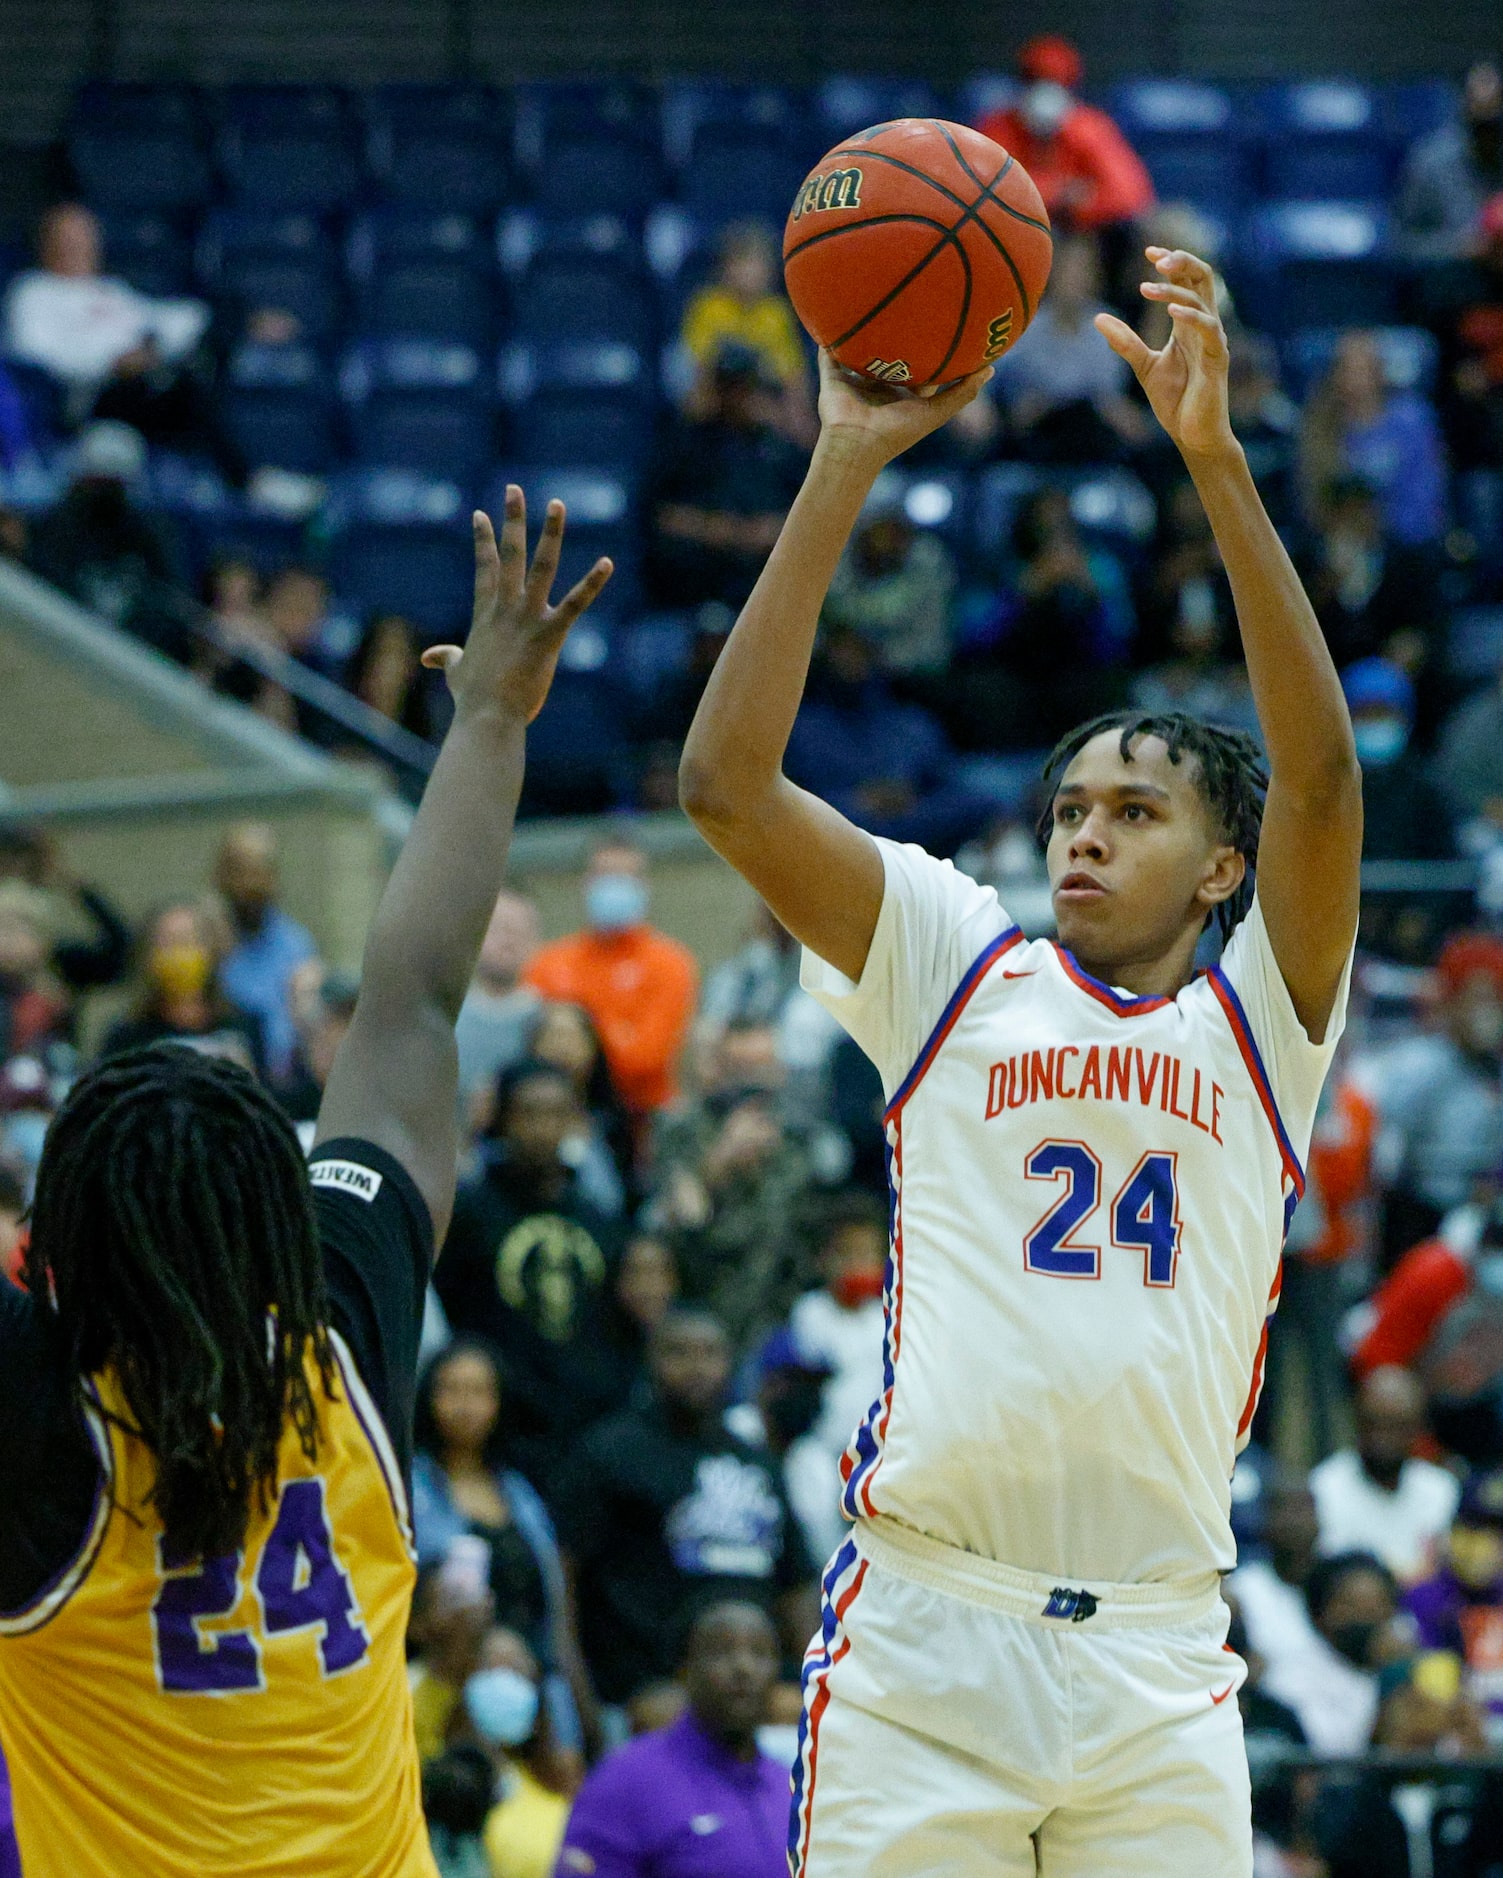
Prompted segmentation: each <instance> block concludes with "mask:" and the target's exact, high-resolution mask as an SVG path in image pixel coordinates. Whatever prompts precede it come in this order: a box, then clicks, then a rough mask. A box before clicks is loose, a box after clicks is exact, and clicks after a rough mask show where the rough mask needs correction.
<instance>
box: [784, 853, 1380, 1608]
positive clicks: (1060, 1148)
mask: <svg viewBox="0 0 1503 1878" xmlns="http://www.w3.org/2000/svg"><path fill="white" fill-rule="evenodd" d="M879 846H880V847H881V850H882V857H883V862H884V865H885V868H886V876H887V879H886V890H885V893H884V896H883V902H882V912H881V916H880V918H879V919H878V922H877V930H876V933H875V935H874V937H873V940H872V946H871V951H870V954H869V955H868V958H867V962H866V967H865V970H864V972H863V973H862V977H861V981H860V983H859V984H853V983H852V982H851V981H850V980H849V979H847V978H845V977H844V976H843V975H842V974H841V973H839V972H837V971H836V970H835V969H834V968H833V967H831V966H829V965H827V964H825V963H824V962H823V961H821V960H820V959H818V958H816V957H815V956H814V955H813V954H812V953H809V952H807V951H806V952H805V954H804V968H803V979H804V984H805V985H806V987H807V988H808V989H809V990H810V991H811V992H813V994H814V995H815V996H816V997H817V998H819V999H820V1000H821V1002H822V1003H824V1004H825V1005H826V1006H827V1007H828V1008H829V1009H830V1010H831V1011H832V1012H833V1013H834V1014H835V1016H836V1017H837V1018H838V1019H839V1021H840V1022H841V1024H842V1025H843V1026H844V1027H845V1028H846V1030H847V1031H849V1033H850V1035H851V1036H852V1037H853V1038H854V1039H855V1040H856V1042H857V1043H859V1044H860V1045H861V1047H862V1048H863V1050H865V1052H866V1053H867V1055H868V1056H870V1057H871V1059H872V1061H873V1062H874V1063H875V1064H876V1066H877V1068H878V1069H879V1070H880V1071H881V1073H882V1079H883V1087H884V1089H885V1091H886V1094H887V1097H888V1108H887V1116H886V1127H887V1145H888V1165H889V1173H890V1184H891V1192H892V1231H891V1253H890V1256H889V1259H888V1268H887V1338H886V1344H885V1349H884V1372H883V1377H882V1393H881V1395H880V1396H879V1398H878V1400H877V1401H876V1403H875V1404H874V1405H873V1408H872V1411H871V1413H870V1414H869V1415H868V1416H867V1418H866V1420H865V1421H864V1422H863V1423H862V1425H861V1427H860V1428H859V1429H858V1430H857V1433H856V1435H855V1438H854V1440H853V1441H852V1443H851V1446H850V1448H849V1450H848V1451H847V1453H846V1456H845V1460H844V1462H843V1466H842V1472H843V1474H844V1478H845V1488H844V1496H845V1497H844V1504H845V1511H846V1514H847V1516H848V1517H850V1518H852V1519H860V1518H865V1517H869V1516H873V1515H876V1514H884V1515H888V1516H891V1517H892V1518H894V1519H898V1520H902V1521H904V1522H905V1523H906V1524H908V1525H910V1526H913V1527H916V1528H917V1529H918V1530H919V1531H921V1532H925V1533H928V1534H929V1535H930V1536H931V1537H932V1538H935V1539H938V1540H940V1541H942V1542H943V1543H945V1544H948V1545H953V1546H958V1547H962V1548H964V1549H965V1550H967V1551H971V1552H976V1553H979V1554H981V1555H982V1556H983V1557H987V1558H992V1559H996V1560H998V1561H999V1562H1001V1563H1003V1564H1006V1565H1011V1566H1014V1567H1017V1568H1019V1569H1021V1570H1025V1571H1035V1572H1041V1573H1046V1574H1052V1575H1056V1576H1058V1577H1059V1578H1060V1579H1061V1580H1062V1581H1064V1582H1068V1581H1071V1580H1081V1579H1100V1580H1106V1581H1108V1582H1110V1583H1116V1584H1131V1583H1138V1582H1143V1581H1150V1580H1152V1581H1164V1580H1172V1579H1180V1578H1187V1577H1193V1576H1197V1575H1200V1574H1203V1573H1205V1572H1208V1571H1212V1570H1216V1571H1227V1570H1229V1569H1230V1568H1231V1566H1232V1565H1233V1564H1234V1562H1235V1547H1234V1545H1233V1542H1232V1536H1231V1527H1230V1522H1229V1517H1228V1511H1229V1503H1230V1494H1229V1483H1230V1478H1231V1472H1232V1466H1233V1462H1234V1459H1235V1456H1236V1453H1237V1451H1238V1450H1239V1448H1240V1447H1241V1446H1242V1445H1244V1444H1245V1441H1246V1438H1247V1430H1248V1427H1249V1424H1250V1423H1251V1420H1252V1413H1253V1408H1254V1406H1255V1405H1256V1401H1257V1395H1258V1390H1259V1388H1260V1386H1261V1381H1262V1368H1263V1353H1264V1350H1265V1348H1266V1343H1267V1318H1268V1317H1269V1315H1271V1313H1272V1310H1273V1307H1274V1304H1275V1302H1276V1300H1277V1296H1278V1274H1279V1256H1280V1250H1281V1247H1282V1244H1283V1237H1284V1232H1285V1229H1286V1226H1287V1223H1288V1218H1289V1215H1290V1214H1291V1212H1292V1211H1293V1208H1294V1205H1295V1202H1296V1200H1297V1199H1298V1196H1299V1194H1300V1193H1301V1192H1302V1191H1303V1187H1304V1176H1303V1172H1302V1163H1303V1159H1304V1156H1305V1154H1306V1152H1307V1150H1308V1147H1309V1140H1310V1131H1311V1128H1312V1126H1313V1122H1314V1116H1315V1106H1316V1101H1317V1099H1318V1097H1319V1094H1320V1087H1321V1083H1322V1081H1323V1080H1324V1077H1325V1073H1326V1070H1327V1068H1328V1066H1329V1064H1330V1060H1331V1057H1332V1055H1333V1053H1334V1051H1335V1046H1336V1040H1337V1038H1338V1037H1339V1035H1340V1032H1341V1027H1342V1022H1343V1018H1344V1013H1345V1004H1346V990H1347V984H1346V980H1345V979H1344V980H1343V983H1342V987H1341V992H1340V994H1339V996H1338V999H1337V1004H1336V1009H1335V1011H1334V1013H1333V1015H1332V1018H1331V1021H1330V1024H1329V1026H1328V1030H1327V1035H1326V1037H1325V1039H1324V1041H1323V1042H1322V1043H1320V1044H1318V1045H1317V1044H1313V1043H1311V1042H1310V1040H1309V1038H1308V1037H1307V1036H1306V1035H1305V1032H1304V1030H1303V1028H1302V1027H1301V1025H1300V1022H1299V1019H1298V1018H1297V1017H1296V1015H1295V1012H1294V1007H1293V1005H1292V1004H1291V1002H1290V999H1289V993H1288V990H1287V989H1286V987H1285V985H1284V981H1283V978H1282V976H1281V974H1280V972H1279V969H1278V965H1277V963H1276V961H1275V960H1274V957H1273V951H1272V947H1271V945H1270V943H1269V940H1268V934H1267V930H1266V928H1265V926H1264V924H1263V917H1262V912H1261V910H1260V908H1259V907H1258V905H1257V904H1256V902H1254V905H1253V907H1252V909H1251V911H1250V912H1249V913H1248V915H1247V917H1246V918H1245V919H1244V920H1243V921H1242V923H1241V924H1240V926H1239V927H1238V928H1237V931H1236V933H1235V934H1234V936H1233V938H1232V940H1231V942H1230V944H1229V945H1228V946H1227V948H1226V952H1225V955H1224V956H1223V958H1222V961H1221V963H1220V965H1219V966H1217V967H1216V968H1215V969H1214V970H1213V971H1211V972H1209V973H1206V974H1203V975H1202V976H1200V977H1198V978H1196V979H1195V980H1194V982H1193V983H1191V984H1190V985H1188V986H1187V987H1186V988H1185V989H1184V990H1183V991H1181V992H1180V993H1179V995H1178V997H1175V998H1134V997H1132V996H1130V995H1128V994H1126V993H1123V992H1118V991H1114V990H1112V989H1111V988H1110V987H1109V986H1107V985H1103V984H1100V983H1098V982H1097V981H1096V980H1095V979H1093V978H1091V977H1089V976H1088V975H1087V974H1086V973H1085V972H1084V971H1082V970H1081V968H1080V967H1079V966H1078V965H1077V964H1076V963H1075V961H1074V960H1073V959H1072V958H1071V957H1070V955H1069V954H1068V953H1067V952H1065V951H1064V950H1063V949H1062V948H1060V947H1059V946H1057V945H1054V944H1052V943H1049V942H1046V941H1043V940H1035V941H1033V942H1032V943H1030V942H1028V941H1027V940H1025V939H1024V938H1023V935H1022V934H1021V933H1020V932H1019V930H1018V928H1017V927H1016V926H1014V925H1012V924H1011V923H1010V922H1009V920H1008V918H1007V916H1006V914H1005V913H1004V912H1003V911H1002V909H1001V907H1000V906H999V905H998V903H997V897H996V894H995V893H993V892H992V891H991V890H990V889H989V888H982V887H979V886H977V885H976V883H975V882H974V881H972V880H969V879H967V878H966V877H965V876H964V875H963V874H960V873H957V871H956V870H955V869H954V868H953V867H952V866H951V865H950V863H949V862H947V861H943V862H942V861H936V860H934V859H933V858H932V857H931V856H929V855H927V854H925V853H924V852H923V851H922V850H921V849H918V848H913V847H899V846H897V845H896V844H894V843H891V842H886V841H884V842H881V843H879ZM1349 973H1350V964H1349V965H1348V975H1349Z"/></svg>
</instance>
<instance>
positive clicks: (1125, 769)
mask: <svg viewBox="0 0 1503 1878" xmlns="http://www.w3.org/2000/svg"><path fill="white" fill-rule="evenodd" d="M1048 860H1049V885H1050V888H1051V890H1052V894H1053V900H1054V917H1055V922H1056V926H1057V928H1058V932H1059V941H1060V944H1061V945H1063V946H1065V947H1066V948H1067V949H1068V950H1069V951H1071V952H1073V953H1074V955H1075V957H1076V958H1077V959H1079V961H1080V963H1081V964H1082V965H1083V966H1085V968H1086V970H1087V971H1090V972H1094V973H1095V974H1096V976H1098V977H1104V978H1107V979H1108V980H1109V981H1110V980H1111V979H1112V976H1113V973H1114V971H1119V970H1120V969H1121V968H1122V967H1125V966H1128V965H1143V964H1151V963H1153V962H1155V961H1157V960H1159V959H1161V958H1163V957H1164V956H1165V955H1166V954H1167V953H1169V952H1170V951H1171V950H1172V949H1173V947H1174V946H1175V944H1176V943H1178V942H1179V941H1180V940H1181V939H1182V938H1183V936H1184V933H1185V931H1186V929H1187V927H1188V928H1191V929H1193V930H1194V931H1195V932H1199V930H1200V927H1201V926H1202V925H1203V924H1204V921H1205V918H1206V915H1207V914H1208V913H1209V912H1210V911H1211V910H1212V908H1213V907H1215V906H1216V905H1217V904H1218V903H1219V902H1220V901H1222V900H1225V899H1226V898H1227V897H1228V896H1229V895H1230V894H1232V893H1233V892H1235V891H1236V888H1237V885H1238V883H1239V882H1240V881H1241V879H1242V875H1243V871H1244V869H1243V861H1242V857H1241V856H1240V855H1239V854H1237V853H1236V851H1235V850H1234V849H1233V848H1231V847H1229V846H1228V845H1227V843H1226V842H1224V841H1222V840H1221V839H1220V838H1219V831H1218V830H1217V829H1216V828H1215V827H1214V826H1213V825H1212V822H1211V818H1210V816H1209V814H1208V813H1207V809H1206V805H1205V802H1204V800H1203V798H1202V796H1201V794H1200V789H1199V778H1198V773H1197V765H1196V761H1195V759H1194V758H1193V757H1183V758H1181V760H1180V761H1179V762H1178V763H1171V762H1170V760H1169V752H1168V748H1167V746H1166V745H1165V743H1164V741H1163V739H1162V738H1160V737H1140V738H1139V739H1138V741H1137V743H1136V744H1134V745H1133V752H1132V757H1131V760H1130V761H1124V760H1123V756H1122V740H1121V733H1120V732H1119V731H1115V730H1108V731H1103V732H1102V733H1101V735H1100V736H1099V737H1093V738H1092V739H1091V741H1090V742H1089V743H1088V744H1087V745H1086V746H1085V748H1084V749H1083V750H1081V751H1080V753H1079V754H1078V755H1077V756H1076V757H1075V759H1074V761H1073V762H1072V763H1071V764H1070V766H1069V767H1068V769H1066V771H1065V773H1064V775H1063V776H1062V777H1061V778H1060V782H1059V787H1058V789H1057V790H1056V791H1055V797H1054V819H1053V825H1052V828H1051V830H1050V835H1049V850H1048Z"/></svg>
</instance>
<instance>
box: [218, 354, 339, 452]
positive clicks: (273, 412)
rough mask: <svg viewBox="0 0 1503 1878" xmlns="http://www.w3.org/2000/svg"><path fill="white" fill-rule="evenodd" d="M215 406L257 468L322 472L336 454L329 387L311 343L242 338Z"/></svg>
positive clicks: (337, 446)
mask: <svg viewBox="0 0 1503 1878" xmlns="http://www.w3.org/2000/svg"><path fill="white" fill-rule="evenodd" d="M227 379H228V382H227V384H226V387H225V390H224V392H223V394H222V396H221V400H220V406H221V411H222V414H223V417H224V421H225V425H226V427H227V428H228V430H229V432H230V435H231V436H232V437H233V438H234V439H235V442H236V443H237V444H238V445H239V447H240V449H241V450H242V451H243V452H244V453H245V456H246V458H247V459H248V461H249V462H250V463H251V464H252V465H254V466H255V467H257V468H262V467H265V466H267V465H271V466H274V467H275V468H277V469H287V470H297V471H300V472H301V473H303V474H305V475H314V476H322V475H327V474H328V472H329V471H330V470H331V469H333V467H334V466H335V464H336V462H337V461H338V459H339V436H338V430H337V425H336V412H335V405H334V398H333V392H332V387H331V386H330V384H329V382H328V377H327V374H326V372H325V369H324V365H323V361H322V360H321V359H320V357H319V355H318V353H317V352H316V351H315V350H314V349H313V347H312V346H308V345H303V344H297V345H286V346H267V345H256V344H247V345H242V346H239V347H237V348H236V350H235V352H234V353H233V354H232V355H231V358H230V363H229V370H228V373H227Z"/></svg>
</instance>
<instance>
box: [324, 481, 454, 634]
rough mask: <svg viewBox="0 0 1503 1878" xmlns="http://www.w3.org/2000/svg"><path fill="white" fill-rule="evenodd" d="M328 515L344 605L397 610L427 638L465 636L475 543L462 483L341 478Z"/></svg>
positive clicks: (334, 572)
mask: <svg viewBox="0 0 1503 1878" xmlns="http://www.w3.org/2000/svg"><path fill="white" fill-rule="evenodd" d="M329 515H330V522H331V527H332V541H331V545H330V555H329V572H330V576H331V578H332V580H333V582H334V586H335V590H336V591H337V592H338V593H339V595H340V597H341V598H342V599H343V600H344V601H346V602H347V603H348V604H349V605H350V606H352V607H354V608H355V609H356V610H357V611H359V612H360V613H362V614H366V615H368V614H370V613H373V612H376V611H378V610H381V611H386V610H390V611H393V612H398V613H404V614H406V616H407V617H408V618H409V619H410V620H411V621H412V622H413V624H414V625H416V626H418V627H420V628H421V629H422V630H424V631H426V632H430V633H434V634H443V635H451V634H452V635H462V633H463V631H464V627H465V622H466V621H467V620H468V618H469V614H470V601H471V597H472V589H473V582H474V544H473V541H472V538H471V535H470V530H469V528H468V526H467V517H466V503H465V495H464V491H463V490H461V489H460V488H459V486H458V485H457V484H454V483H449V482H441V481H435V480H433V479H430V478H423V477H421V476H416V475H412V474H408V473H404V472H401V471H391V470H380V471H364V472H359V473H356V474H354V475H351V476H349V477H347V478H343V479H341V482H340V485H339V487H338V488H337V490H336V491H335V493H334V495H333V497H332V498H331V502H330V506H329Z"/></svg>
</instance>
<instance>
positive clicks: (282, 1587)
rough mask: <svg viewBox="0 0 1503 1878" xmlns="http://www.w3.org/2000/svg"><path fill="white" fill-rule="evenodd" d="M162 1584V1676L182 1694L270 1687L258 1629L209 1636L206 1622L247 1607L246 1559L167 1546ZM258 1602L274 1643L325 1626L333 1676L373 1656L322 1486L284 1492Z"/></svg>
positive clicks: (158, 1613) (156, 1632) (324, 1659)
mask: <svg viewBox="0 0 1503 1878" xmlns="http://www.w3.org/2000/svg"><path fill="white" fill-rule="evenodd" d="M159 1551H160V1553H161V1566H162V1586H161V1589H160V1590H159V1591H158V1592H157V1596H156V1602H155V1603H154V1604H153V1605H152V1607H151V1624H152V1636H153V1639H154V1642H155V1645H156V1657H157V1676H158V1679H159V1680H160V1682H161V1685H162V1687H163V1688H164V1689H165V1690H168V1691H169V1692H170V1693H173V1694H177V1695H228V1694H231V1693H233V1692H234V1691H236V1690H252V1689H263V1688H265V1686H266V1685H265V1682H264V1680H263V1677H262V1671H261V1646H260V1643H259V1642H258V1641H257V1639H256V1637H255V1635H254V1634H253V1632H251V1631H249V1630H224V1631H220V1632H218V1633H217V1634H214V1635H213V1636H212V1637H209V1636H205V1635H203V1634H201V1633H200V1631H199V1628H198V1619H199V1618H203V1617H228V1616H229V1614H230V1612H231V1611H233V1610H234V1608H235V1606H236V1605H237V1604H238V1603H239V1602H240V1572H241V1567H242V1565H243V1563H244V1558H245V1555H244V1553H242V1552H237V1553H232V1554H229V1555H226V1556H224V1557H220V1558H208V1559H188V1560H174V1559H173V1558H171V1557H170V1556H168V1555H167V1553H166V1552H165V1551H164V1550H162V1549H161V1548H160V1547H159ZM255 1582H256V1594H257V1597H258V1598H259V1600H260V1605H261V1615H262V1620H263V1624H264V1628H265V1631H266V1634H267V1636H278V1635H280V1634H282V1633H284V1632H287V1631H292V1630H311V1629H313V1628H314V1627H315V1626H318V1627H320V1629H321V1634H320V1636H319V1640H318V1651H319V1661H320V1662H321V1663H322V1665H323V1671H324V1674H325V1675H326V1676H335V1675H338V1674H339V1672H340V1671H341V1670H345V1669H353V1668H354V1667H355V1665H356V1664H357V1663H359V1662H361V1661H362V1660H363V1659H364V1657H365V1653H366V1651H367V1650H368V1649H369V1648H370V1639H369V1638H368V1637H367V1635H366V1632H365V1626H364V1624H363V1623H362V1622H361V1618H360V1608H359V1606H358V1605H357V1604H356V1602H355V1593H354V1591H353V1590H352V1589H351V1586H350V1581H349V1579H348V1577H347V1576H346V1574H345V1571H344V1568H343V1566H342V1565H341V1564H340V1563H339V1560H338V1559H337V1557H336V1556H335V1553H334V1537H333V1534H332V1533H331V1531H330V1530H329V1515H328V1511H327V1508H326V1507H325V1505H324V1483H323V1481H322V1480H320V1479H318V1478H316V1477H315V1478H314V1479H311V1480H289V1481H287V1482H286V1483H285V1484H284V1485H283V1487H282V1495H281V1502H280V1504H279V1506H278V1507H277V1517H276V1522H275V1524H274V1525H273V1526H272V1529H271V1531H270V1533H269V1534H268V1535H267V1538H266V1543H265V1544H264V1545H263V1546H262V1548H261V1556H260V1558H259V1560H258V1561H257V1563H256V1581H255Z"/></svg>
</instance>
